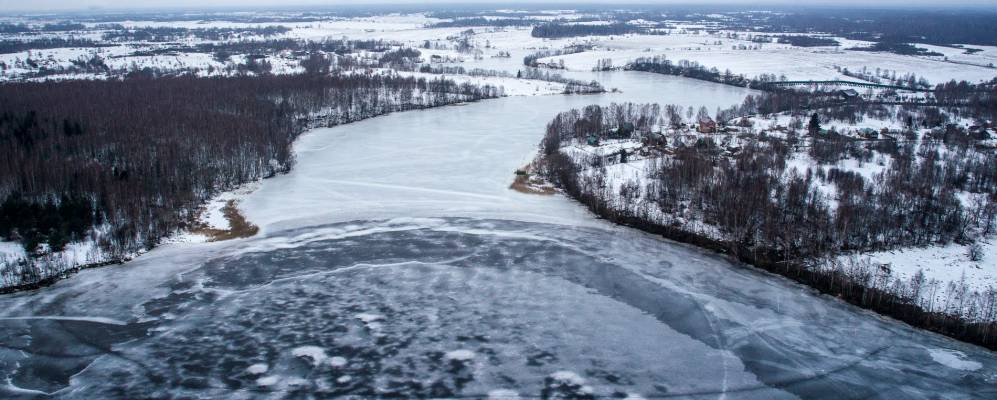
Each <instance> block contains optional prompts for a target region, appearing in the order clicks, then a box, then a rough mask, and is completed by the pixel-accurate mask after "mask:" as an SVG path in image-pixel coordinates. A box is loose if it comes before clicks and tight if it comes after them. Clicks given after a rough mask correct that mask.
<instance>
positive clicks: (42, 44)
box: [0, 38, 111, 54]
mask: <svg viewBox="0 0 997 400" xmlns="http://www.w3.org/2000/svg"><path fill="white" fill-rule="evenodd" d="M106 46H111V45H108V44H102V43H98V42H95V41H93V40H90V39H78V38H45V39H32V40H0V54H9V53H20V52H22V51H28V50H42V49H58V48H64V47H86V48H96V47H106Z"/></svg>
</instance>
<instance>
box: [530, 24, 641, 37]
mask: <svg viewBox="0 0 997 400" xmlns="http://www.w3.org/2000/svg"><path fill="white" fill-rule="evenodd" d="M642 31H643V30H642V29H641V28H640V27H638V26H636V25H631V24H627V23H612V24H594V25H588V24H578V23H570V24H566V23H550V24H543V25H537V26H534V27H533V31H532V32H530V34H531V35H533V37H538V38H565V37H574V36H609V35H625V34H628V33H638V32H642Z"/></svg>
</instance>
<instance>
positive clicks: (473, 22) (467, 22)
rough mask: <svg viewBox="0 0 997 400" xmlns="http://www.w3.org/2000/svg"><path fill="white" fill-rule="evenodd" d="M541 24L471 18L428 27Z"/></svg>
mask: <svg viewBox="0 0 997 400" xmlns="http://www.w3.org/2000/svg"><path fill="white" fill-rule="evenodd" d="M542 23H544V21H541V20H536V19H531V18H485V17H471V18H457V19H454V20H453V21H443V22H437V23H435V24H431V25H429V27H430V28H463V27H470V26H494V27H508V26H532V25H537V24H542Z"/></svg>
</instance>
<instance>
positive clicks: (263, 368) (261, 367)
mask: <svg viewBox="0 0 997 400" xmlns="http://www.w3.org/2000/svg"><path fill="white" fill-rule="evenodd" d="M269 370H270V366H268V365H266V364H262V363H261V364H253V365H250V366H249V368H246V373H247V374H252V375H260V374H265V373H267V371H269Z"/></svg>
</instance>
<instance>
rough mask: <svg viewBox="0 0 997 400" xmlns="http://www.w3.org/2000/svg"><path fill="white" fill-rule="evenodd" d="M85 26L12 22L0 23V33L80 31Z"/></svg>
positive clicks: (65, 23)
mask: <svg viewBox="0 0 997 400" xmlns="http://www.w3.org/2000/svg"><path fill="white" fill-rule="evenodd" d="M86 29H87V27H86V26H85V25H83V24H80V23H76V22H57V23H53V24H44V25H37V26H29V25H26V24H14V23H9V22H5V23H0V33H7V34H9V33H30V32H65V31H82V30H86Z"/></svg>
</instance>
